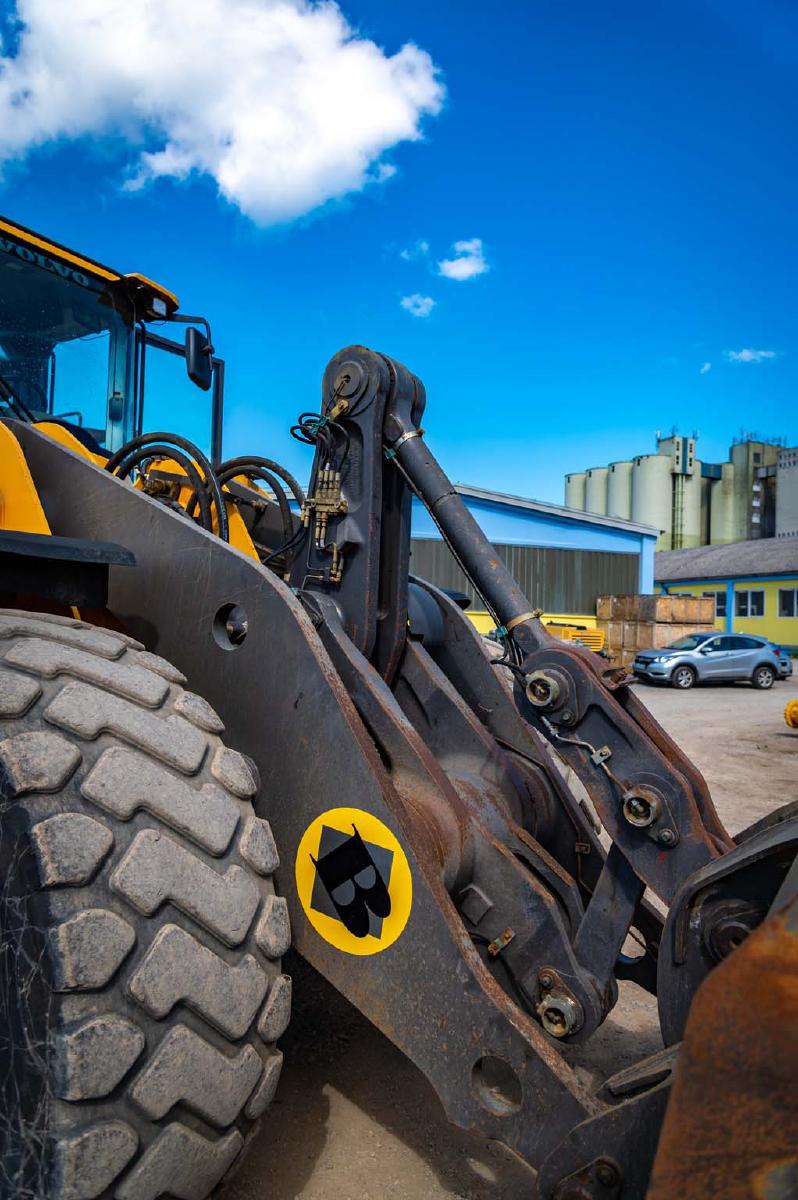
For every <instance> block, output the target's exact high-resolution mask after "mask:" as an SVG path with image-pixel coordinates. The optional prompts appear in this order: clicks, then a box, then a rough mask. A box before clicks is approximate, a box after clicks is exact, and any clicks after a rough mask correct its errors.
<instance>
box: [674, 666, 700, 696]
mask: <svg viewBox="0 0 798 1200" xmlns="http://www.w3.org/2000/svg"><path fill="white" fill-rule="evenodd" d="M695 680H696V674H695V671H694V670H693V668H692V667H687V666H682V667H674V669H673V674H672V675H671V687H675V688H679V690H680V691H683V692H684V691H687V689H688V688H691V687H692V686H693V684H694V683H695Z"/></svg>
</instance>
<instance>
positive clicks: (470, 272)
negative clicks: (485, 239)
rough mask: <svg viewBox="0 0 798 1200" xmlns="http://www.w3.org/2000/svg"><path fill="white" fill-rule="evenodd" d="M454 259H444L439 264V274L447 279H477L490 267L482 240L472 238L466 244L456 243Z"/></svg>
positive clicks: (453, 249) (453, 247)
mask: <svg viewBox="0 0 798 1200" xmlns="http://www.w3.org/2000/svg"><path fill="white" fill-rule="evenodd" d="M452 251H453V254H454V257H453V258H444V259H442V260H441V261H440V262H439V263H438V272H439V274H441V275H443V276H445V278H446V279H457V280H458V281H460V282H462V280H464V279H475V278H476V276H477V275H484V274H485V272H486V271H489V270H490V267H489V266H488V264H487V263H486V262H485V254H484V251H483V249H482V238H471V239H470V240H469V241H465V242H455V243H454V245H453V246H452Z"/></svg>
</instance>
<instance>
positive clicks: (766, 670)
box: [751, 667, 776, 692]
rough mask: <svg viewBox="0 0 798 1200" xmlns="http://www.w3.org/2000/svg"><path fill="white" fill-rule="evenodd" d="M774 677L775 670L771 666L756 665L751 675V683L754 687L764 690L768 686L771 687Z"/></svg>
mask: <svg viewBox="0 0 798 1200" xmlns="http://www.w3.org/2000/svg"><path fill="white" fill-rule="evenodd" d="M775 678H776V672H775V671H774V670H773V668H772V667H757V668H756V670H755V671H754V673H753V675H752V676H751V683H752V684H753V685H754V687H755V688H758V689H759V690H760V691H762V692H765V691H767V689H768V688H771V687H773V680H774V679H775Z"/></svg>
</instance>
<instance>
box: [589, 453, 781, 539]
mask: <svg viewBox="0 0 798 1200" xmlns="http://www.w3.org/2000/svg"><path fill="white" fill-rule="evenodd" d="M696 440H697V439H696V437H680V436H677V435H676V434H673V435H671V436H670V437H665V438H663V437H660V436H659V435H657V447H656V451H655V452H654V453H653V454H640V455H637V456H636V457H635V458H633V459H630V460H628V461H621V462H612V463H610V464H609V465H608V466H607V467H603V466H599V467H590V468H589V469H588V470H585V471H574V472H572V473H571V474H570V475H566V476H565V503H566V505H567V506H568V507H570V508H577V509H581V510H583V511H585V512H592V513H598V514H601V515H605V516H608V517H621V518H623V519H625V520H632V521H637V522H640V523H643V524H646V525H654V526H656V528H657V529H658V530H659V531H660V532H659V537H658V539H657V549H658V550H687V549H690V548H692V547H695V546H705V545H710V544H711V545H716V544H720V543H730V542H742V541H749V540H753V539H755V538H767V537H773V536H789V535H790V533H791V532H798V450H787V449H785V448H784V447H782V446H780V445H779V444H778V443H777V442H765V441H760V440H758V439H756V438H755V437H754V436H753V435H745V436H744V437H742V438H740V439H739V440H737V441H736V442H735V443H734V444H733V445H732V446H731V448H730V450H729V459H728V461H727V462H724V463H709V462H702V461H701V459H699V458H698V455H697V452H696Z"/></svg>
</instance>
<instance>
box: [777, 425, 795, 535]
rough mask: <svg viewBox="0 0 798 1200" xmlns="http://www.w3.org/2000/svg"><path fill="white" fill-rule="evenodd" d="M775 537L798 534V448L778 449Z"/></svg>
mask: <svg viewBox="0 0 798 1200" xmlns="http://www.w3.org/2000/svg"><path fill="white" fill-rule="evenodd" d="M775 532H776V537H796V536H798V449H796V448H794V447H793V448H792V449H787V448H785V449H784V450H779V458H778V462H777V463H776V530H775Z"/></svg>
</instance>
